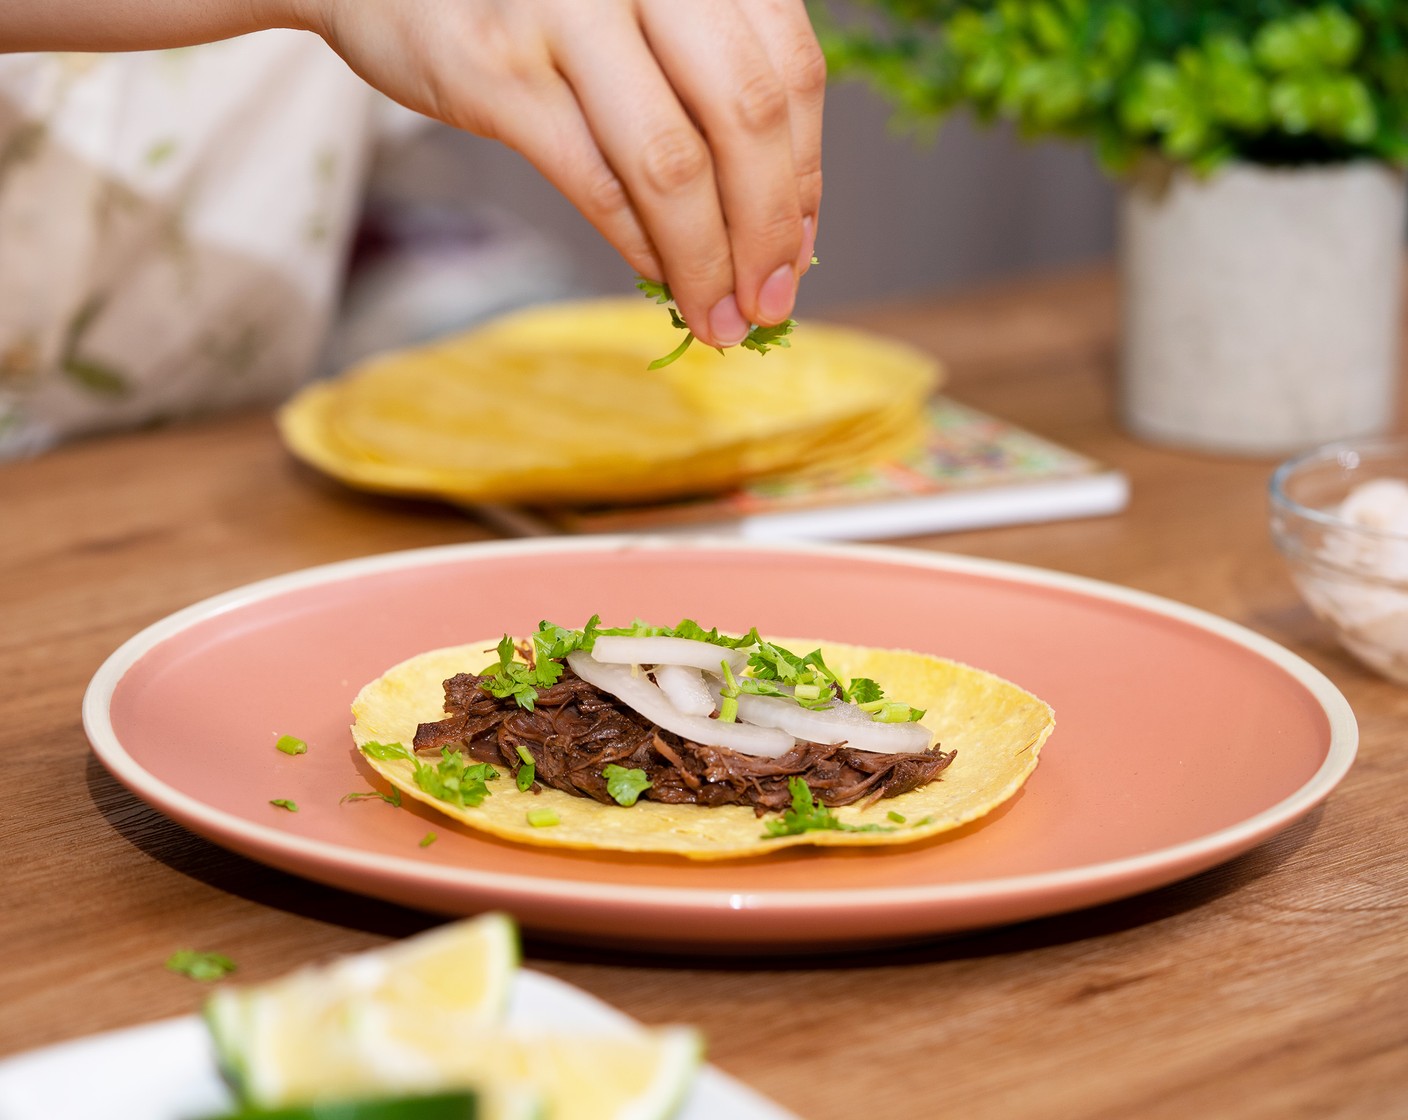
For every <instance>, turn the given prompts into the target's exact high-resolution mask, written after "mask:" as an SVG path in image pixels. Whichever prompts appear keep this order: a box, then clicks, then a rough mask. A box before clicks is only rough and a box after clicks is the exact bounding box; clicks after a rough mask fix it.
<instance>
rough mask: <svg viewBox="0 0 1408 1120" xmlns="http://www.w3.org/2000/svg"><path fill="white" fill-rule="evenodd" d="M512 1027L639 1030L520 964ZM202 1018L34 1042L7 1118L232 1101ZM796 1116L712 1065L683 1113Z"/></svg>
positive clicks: (161, 1113)
mask: <svg viewBox="0 0 1408 1120" xmlns="http://www.w3.org/2000/svg"><path fill="white" fill-rule="evenodd" d="M508 1022H509V1023H510V1025H518V1026H532V1025H535V1024H536V1025H541V1024H544V1023H551V1024H552V1025H553V1027H554V1028H557V1029H567V1030H573V1029H578V1030H585V1031H601V1030H608V1031H609V1030H618V1031H619V1030H622V1029H638V1028H639V1024H638V1023H636V1021H635V1020H634V1019H631V1018H630V1017H628V1016H626V1015H624V1014H622V1013H621V1012H620V1011H617V1010H616V1009H615V1008H614V1007H611V1006H610V1005H609V1004H605V1003H603V1002H601V1000H599V999H597V998H595V997H594V996H590V995H588V994H587V993H586V992H583V991H581V990H580V989H578V988H574V987H572V985H570V984H566V983H564V982H563V981H561V980H557V979H555V978H553V977H551V976H545V975H543V974H542V973H539V972H531V971H529V970H527V969H522V970H520V971H519V973H518V975H517V977H516V979H515V982H514V988H513V995H512V999H511V1001H510V1004H509V1012H508ZM233 1103H234V1102H233V1100H232V1099H231V1097H230V1094H229V1091H228V1090H227V1089H226V1088H225V1085H224V1083H223V1082H222V1081H221V1080H220V1075H219V1073H218V1072H217V1071H216V1068H215V1054H214V1051H213V1049H212V1048H211V1045H210V1039H209V1036H208V1034H207V1033H206V1030H205V1026H204V1025H203V1024H202V1023H201V1021H200V1018H199V1017H198V1016H195V1015H187V1016H185V1017H184V1018H180V1019H166V1020H163V1021H161V1022H158V1023H149V1024H147V1025H146V1026H141V1027H131V1028H128V1029H126V1030H118V1031H108V1032H105V1033H103V1034H96V1035H92V1036H90V1037H88V1038H80V1039H76V1040H75V1041H73V1042H63V1043H59V1044H58V1045H56V1046H49V1047H46V1048H44V1049H43V1050H32V1051H29V1052H28V1053H24V1054H19V1055H16V1056H15V1057H12V1058H9V1059H7V1060H5V1061H3V1062H0V1120H199V1118H200V1117H206V1116H216V1115H219V1114H220V1113H221V1112H223V1111H225V1110H228V1109H230V1108H231V1107H232V1106H233ZM721 1117H728V1118H729V1120H796V1118H795V1117H794V1116H793V1115H792V1113H790V1112H787V1111H786V1110H785V1109H782V1108H779V1107H778V1106H777V1105H775V1104H773V1103H772V1102H771V1101H769V1100H768V1099H767V1098H765V1097H762V1096H760V1095H759V1094H757V1093H755V1092H754V1091H753V1090H751V1089H749V1088H748V1087H747V1086H745V1085H743V1084H741V1083H740V1082H738V1081H735V1080H734V1079H733V1078H731V1077H729V1076H728V1075H727V1074H724V1073H721V1072H720V1071H719V1070H717V1069H715V1068H713V1067H712V1066H705V1067H704V1068H703V1069H702V1070H701V1071H700V1074H699V1077H698V1078H697V1079H696V1080H695V1083H694V1089H693V1091H692V1092H691V1093H690V1095H689V1097H688V1098H687V1099H686V1101H685V1104H684V1107H683V1108H682V1109H681V1111H680V1113H679V1115H678V1118H677V1120H719V1118H721Z"/></svg>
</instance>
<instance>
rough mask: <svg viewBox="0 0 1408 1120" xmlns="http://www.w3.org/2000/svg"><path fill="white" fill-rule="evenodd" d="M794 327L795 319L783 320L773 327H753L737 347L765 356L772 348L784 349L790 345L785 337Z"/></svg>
mask: <svg viewBox="0 0 1408 1120" xmlns="http://www.w3.org/2000/svg"><path fill="white" fill-rule="evenodd" d="M796 325H797V320H796V319H783V320H782V322H780V323H778V324H777V325H776V326H774V327H754V328H753V329H752V330H750V331H749V332H748V334H747V336H746V337H745V338H744V339H743V341H742V342H740V343H739V345H740V346H742V347H743V349H745V350H756V351H757V352H758V353H759V354H766V353H767V352H768V351H769V350H771V349H772V348H773V347H774V346H781V347H783V348H784V349H786V348H787V347H789V346H791V345H792V343H791V342H789V341H788V339H787V336H788V335H789V334H791V333H792V328H793V327H795V326H796Z"/></svg>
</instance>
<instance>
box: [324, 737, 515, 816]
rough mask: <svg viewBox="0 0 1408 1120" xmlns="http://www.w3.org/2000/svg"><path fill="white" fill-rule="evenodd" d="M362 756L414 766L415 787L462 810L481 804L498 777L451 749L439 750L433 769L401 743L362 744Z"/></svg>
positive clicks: (497, 774) (492, 769)
mask: <svg viewBox="0 0 1408 1120" xmlns="http://www.w3.org/2000/svg"><path fill="white" fill-rule="evenodd" d="M362 753H363V754H366V755H369V756H371V757H372V758H376V759H381V760H382V761H393V760H400V761H405V762H410V763H412V764H413V765H414V766H415V771H414V773H413V774H412V775H411V776H412V777H413V778H414V779H415V783H416V785H418V786H420V788H421V789H423V790H425V792H426V793H428V794H430V796H431V797H435V798H438V799H439V800H441V801H448V802H449V803H450V804H451V805H458V806H459V807H460V808H461V809H467V808H473V807H474V806H476V805H479V804H481V803H482V802H483V800H484V799H485V798H486V797H488V796H489V792H490V791H489V787H488V785H487V784H486V783H488V782H491V781H493V780H494V779H495V778H497V777H498V776H499V772H498V771H497V770H495V769H494V768H493V767H492V766H490V765H489V764H488V763H487V762H473V763H472V762H470V760H469V759H468V758H467V757H466V756H465V755H462V754H460V753H459V752H458V751H454V750H451V749H450V748H449V747H441V748H440V761H439V762H437V763H435V764H434V765H431V764H430V763H428V762H422V761H421V760H420V759H419V758H417V757H416V756H415V755H414V754H412V753H411V752H410V751H408V750H407V749H406V748H405V747H404V746H403V745H402V744H400V743H363V744H362ZM396 797H397V800H396V802H393V804H397V803H399V800H400V795H399V793H398V794H397V795H396ZM343 800H346V798H344V799H343ZM387 800H388V801H390V800H391V799H390V798H387Z"/></svg>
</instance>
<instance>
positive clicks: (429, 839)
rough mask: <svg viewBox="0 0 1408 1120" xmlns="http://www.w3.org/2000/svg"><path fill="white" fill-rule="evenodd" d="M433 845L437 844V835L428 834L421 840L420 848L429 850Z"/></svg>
mask: <svg viewBox="0 0 1408 1120" xmlns="http://www.w3.org/2000/svg"><path fill="white" fill-rule="evenodd" d="M433 843H435V833H433V832H427V833H426V834H425V835H424V836H422V837H421V838H420V846H421V847H422V848H428V847H430V845H431V844H433Z"/></svg>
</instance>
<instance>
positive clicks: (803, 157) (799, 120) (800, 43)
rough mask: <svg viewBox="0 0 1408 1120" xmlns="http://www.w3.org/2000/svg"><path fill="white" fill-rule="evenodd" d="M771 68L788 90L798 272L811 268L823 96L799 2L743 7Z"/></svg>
mask: <svg viewBox="0 0 1408 1120" xmlns="http://www.w3.org/2000/svg"><path fill="white" fill-rule="evenodd" d="M744 11H745V13H746V15H747V17H748V20H749V22H750V23H751V24H752V26H753V29H754V32H755V34H754V38H755V39H756V41H757V42H758V43H760V44H761V45H762V46H763V49H764V50H765V51H766V52H767V54H768V57H769V58H770V59H771V61H772V66H773V69H774V70H776V71H777V73H778V74H779V75H780V76H781V78H782V83H783V86H784V88H785V89H786V91H787V98H788V122H789V124H790V126H791V131H792V164H793V171H794V173H795V174H796V177H797V193H798V199H799V202H800V205H801V209H802V225H803V237H802V252H801V255H800V257H799V258H798V262H797V263H798V271H799V272H805V271H806V270H807V269H808V268H810V267H811V260H812V254H813V253H814V251H815V249H816V227H817V218H818V211H819V210H820V209H821V122H822V107H823V104H824V102H825V97H826V59H825V57H824V56H823V55H822V53H821V46H820V45H819V44H818V43H817V41H816V33H815V32H814V31H813V30H812V25H811V21H810V20H809V19H808V18H807V11H806V5H805V3H804V0H755V2H754V3H750V4H749V5H747V6H746V7H745V8H744Z"/></svg>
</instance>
